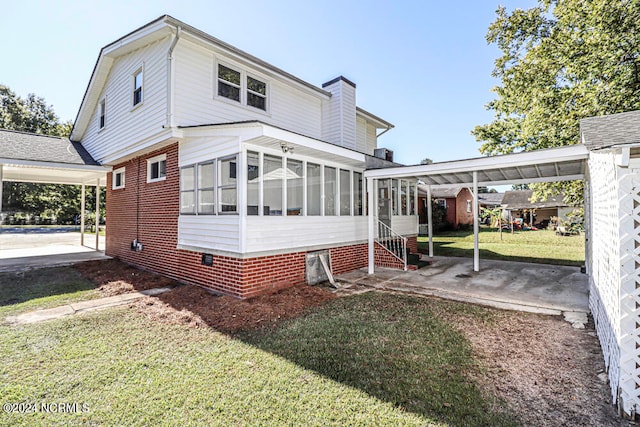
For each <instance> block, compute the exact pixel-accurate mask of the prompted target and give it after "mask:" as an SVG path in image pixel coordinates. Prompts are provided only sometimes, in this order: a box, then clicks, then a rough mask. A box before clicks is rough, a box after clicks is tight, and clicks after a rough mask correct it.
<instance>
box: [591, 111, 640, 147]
mask: <svg viewBox="0 0 640 427" xmlns="http://www.w3.org/2000/svg"><path fill="white" fill-rule="evenodd" d="M580 133H581V134H582V138H583V142H584V145H586V146H587V148H588V149H589V150H594V149H598V148H603V147H609V146H611V145H619V144H633V143H640V111H629V112H626V113H619V114H611V115H609V116H600V117H589V118H586V119H582V120H580Z"/></svg>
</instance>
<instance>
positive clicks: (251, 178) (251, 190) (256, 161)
mask: <svg viewBox="0 0 640 427" xmlns="http://www.w3.org/2000/svg"><path fill="white" fill-rule="evenodd" d="M259 206H260V155H259V154H258V153H254V152H251V151H249V152H247V215H258V207H259Z"/></svg>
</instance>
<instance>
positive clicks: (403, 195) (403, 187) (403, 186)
mask: <svg viewBox="0 0 640 427" xmlns="http://www.w3.org/2000/svg"><path fill="white" fill-rule="evenodd" d="M408 184H409V183H408V182H407V181H404V180H400V215H407V213H408V212H407V191H408Z"/></svg>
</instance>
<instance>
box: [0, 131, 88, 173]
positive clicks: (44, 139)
mask: <svg viewBox="0 0 640 427" xmlns="http://www.w3.org/2000/svg"><path fill="white" fill-rule="evenodd" d="M0 159H2V160H27V161H36V162H54V163H68V164H74V165H94V166H98V162H96V161H95V160H94V159H93V158H92V157H91V155H90V154H89V153H87V150H85V149H84V147H83V146H82V144H80V143H78V142H71V141H70V140H69V139H68V138H61V137H58V136H49V135H39V134H34V133H26V132H18V131H14V130H4V129H0Z"/></svg>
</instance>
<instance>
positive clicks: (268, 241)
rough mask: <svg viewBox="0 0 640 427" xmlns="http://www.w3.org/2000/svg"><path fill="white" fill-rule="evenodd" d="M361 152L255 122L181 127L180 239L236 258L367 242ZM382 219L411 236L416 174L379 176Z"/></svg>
mask: <svg viewBox="0 0 640 427" xmlns="http://www.w3.org/2000/svg"><path fill="white" fill-rule="evenodd" d="M366 157H367V156H366V155H365V154H363V153H360V152H357V151H354V150H351V149H348V148H344V147H341V146H337V145H333V144H329V143H326V142H323V141H320V140H317V139H313V138H309V137H306V136H302V135H299V134H295V133H292V132H289V131H285V130H283V129H279V128H277V127H274V126H270V125H266V124H264V123H260V122H248V123H238V124H227V125H211V126H199V127H194V128H184V139H183V140H182V141H181V142H180V148H179V165H180V176H181V179H180V183H181V184H180V194H181V197H180V206H181V209H180V218H179V227H178V247H179V248H180V249H186V250H192V251H207V252H211V253H217V254H225V253H227V254H229V255H235V256H237V255H238V254H242V256H249V255H251V256H256V255H268V254H273V253H282V252H288V251H294V250H296V251H299V250H316V249H322V248H327V247H334V246H342V245H351V244H356V243H365V242H366V241H367V232H368V228H367V227H368V226H367V217H366V214H367V206H366V200H367V198H366V188H365V182H364V179H363V173H364V170H365V168H366V162H367V160H366ZM375 199H376V202H375V203H376V206H377V207H378V216H379V218H380V221H382V222H384V223H385V225H387V226H388V227H389V228H391V229H392V230H394V231H395V232H396V233H397V234H400V235H407V236H409V235H410V236H415V235H417V232H418V217H417V216H416V204H417V203H416V202H417V188H416V182H415V181H412V180H405V179H393V180H387V181H383V182H380V183H379V185H378V191H377V194H376V198H375Z"/></svg>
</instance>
